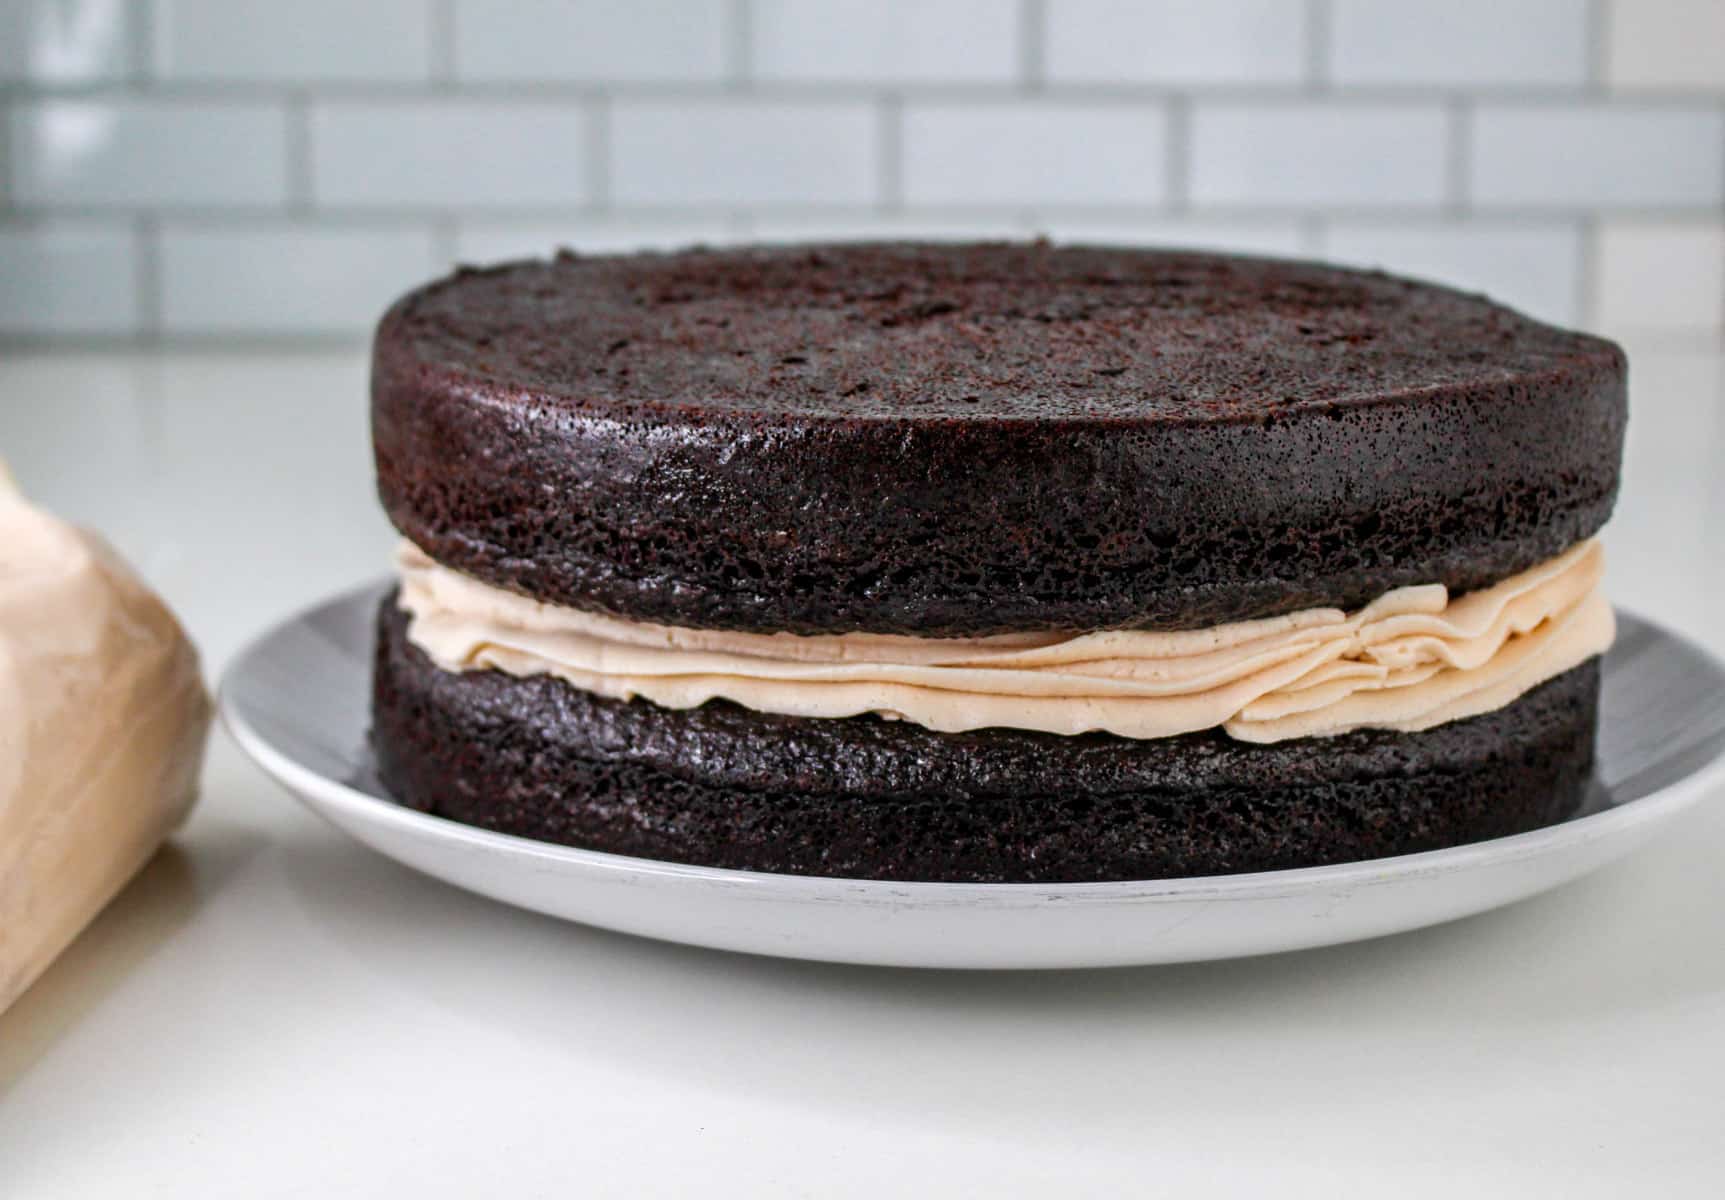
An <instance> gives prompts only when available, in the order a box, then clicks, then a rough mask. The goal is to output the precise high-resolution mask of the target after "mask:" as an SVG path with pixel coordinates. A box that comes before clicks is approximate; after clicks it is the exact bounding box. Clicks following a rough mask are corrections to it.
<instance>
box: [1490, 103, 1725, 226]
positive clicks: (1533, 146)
mask: <svg viewBox="0 0 1725 1200" xmlns="http://www.w3.org/2000/svg"><path fill="white" fill-rule="evenodd" d="M1473 124H1474V129H1473V151H1472V161H1471V163H1470V165H1469V168H1468V177H1469V179H1471V181H1472V189H1473V199H1474V200H1475V202H1477V203H1478V204H1480V205H1484V206H1489V205H1509V206H1515V205H1534V206H1537V205H1556V206H1564V207H1573V208H1587V207H1608V208H1609V207H1614V206H1625V207H1661V206H1670V207H1695V206H1704V205H1705V206H1716V205H1718V204H1719V203H1721V201H1722V200H1725V114H1721V112H1720V110H1719V109H1718V108H1716V107H1705V108H1704V107H1651V108H1627V109H1625V108H1608V107H1605V106H1603V105H1583V106H1576V107H1569V106H1556V105H1544V104H1530V105H1516V104H1495V105H1482V106H1480V108H1479V109H1478V111H1477V112H1476V113H1475V115H1474V121H1473Z"/></svg>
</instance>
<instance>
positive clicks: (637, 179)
mask: <svg viewBox="0 0 1725 1200" xmlns="http://www.w3.org/2000/svg"><path fill="white" fill-rule="evenodd" d="M876 124H877V122H876V115H875V112H874V109H873V107H872V106H870V105H869V104H866V103H860V102H850V101H809V102H806V103H795V104H792V103H771V102H757V101H748V100H737V101H722V100H704V101H699V102H695V101H670V100H631V101H622V100H619V101H618V102H617V103H616V104H615V105H614V106H613V108H612V111H611V190H612V195H613V197H614V199H615V200H616V202H617V203H618V204H621V205H631V204H640V205H649V206H678V207H687V206H693V205H701V204H721V205H745V206H747V205H798V204H809V205H845V204H867V203H871V202H872V201H874V200H875V199H876V191H877V184H878V180H879V170H878V167H879V161H880V147H879V145H878V139H877V137H876Z"/></svg>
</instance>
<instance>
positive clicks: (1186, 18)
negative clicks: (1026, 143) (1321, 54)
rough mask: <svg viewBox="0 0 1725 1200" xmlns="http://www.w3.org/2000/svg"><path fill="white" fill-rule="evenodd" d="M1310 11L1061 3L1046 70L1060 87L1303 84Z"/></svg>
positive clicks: (1163, 2)
mask: <svg viewBox="0 0 1725 1200" xmlns="http://www.w3.org/2000/svg"><path fill="white" fill-rule="evenodd" d="M1308 9H1309V6H1308V5H1306V4H1301V3H1292V2H1290V0H1209V2H1207V3H1193V2H1191V0H1057V2H1055V3H1051V4H1048V5H1046V6H1045V10H1044V11H1045V12H1046V14H1047V51H1046V54H1047V65H1046V70H1047V74H1048V78H1049V79H1050V80H1053V81H1055V82H1059V83H1145V84H1158V85H1174V84H1189V83H1239V84H1245V83H1250V84H1289V83H1297V82H1299V81H1300V80H1301V79H1302V78H1303V77H1304V75H1305V69H1306V37H1307V31H1306V25H1307V20H1308Z"/></svg>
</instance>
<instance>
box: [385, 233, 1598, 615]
mask: <svg viewBox="0 0 1725 1200" xmlns="http://www.w3.org/2000/svg"><path fill="white" fill-rule="evenodd" d="M1624 415H1625V413H1624V361H1623V357H1622V354H1621V352H1620V351H1619V350H1618V349H1617V348H1616V347H1615V346H1613V345H1611V344H1610V343H1608V342H1604V341H1601V340H1598V339H1595V338H1590V337H1587V336H1585V335H1581V334H1575V333H1568V332H1565V331H1562V330H1557V329H1553V328H1551V327H1549V326H1545V325H1541V324H1539V323H1537V322H1534V321H1531V320H1528V319H1527V318H1525V317H1522V316H1520V315H1518V314H1516V313H1513V312H1511V311H1509V310H1507V309H1504V308H1501V307H1498V306H1496V305H1493V304H1491V303H1489V302H1487V301H1486V300H1484V299H1483V298H1481V297H1477V296H1469V295H1464V294H1462V293H1458V292H1454V291H1450V290H1448V289H1443V288H1437V287H1432V286H1429V285H1423V284H1418V283H1413V282H1410V281H1407V280H1401V279H1396V278H1392V277H1389V276H1385V275H1381V274H1374V273H1363V272H1355V271H1346V270H1341V269H1337V268H1331V267H1324V266H1319V265H1314V264H1304V263H1291V262H1281V261H1270V260H1258V259H1245V258H1232V257H1225V256H1217V255H1204V254H1191V253H1169V252H1157V251H1143V250H1123V249H1097V248H1058V249H1057V248H1054V247H1051V246H1048V245H1045V244H1030V245H998V244H995V245H965V246H924V245H864V246H844V247H837V246H817V247H786V248H769V249H753V250H737V251H702V250H695V251H688V252H684V253H680V254H673V255H639V256H628V257H609V258H578V257H574V256H569V255H563V256H560V257H559V258H558V259H556V260H555V261H551V262H529V263H515V264H510V265H507V266H503V267H499V268H495V269H491V270H485V271H462V272H458V273H457V274H456V275H454V276H452V277H450V278H448V279H445V280H442V281H440V282H437V283H434V284H432V285H430V286H428V287H426V288H424V289H421V290H419V291H417V292H414V293H412V294H410V295H409V296H407V297H405V298H404V299H403V300H401V301H400V302H399V303H398V304H397V305H396V306H395V307H394V308H393V309H392V310H391V311H390V313H389V314H388V315H387V316H386V317H385V318H384V321H383V323H382V325H381V327H380V328H379V330H378V334H377V342H376V348H375V359H374V374H373V418H374V435H375V442H376V449H377V457H378V468H379V472H378V473H379V487H380V491H381V494H382V497H383V500H384V503H385V505H386V507H387V508H388V510H389V512H390V515H391V517H392V518H393V520H394V521H395V523H396V525H397V526H398V528H400V529H401V531H402V532H403V533H404V534H406V535H407V536H408V537H410V538H411V539H413V540H414V541H415V542H417V543H418V544H419V545H420V546H422V547H423V548H425V549H426V550H427V551H428V552H429V553H430V554H431V555H433V557H435V558H436V559H438V560H439V561H441V562H443V563H444V564H446V565H448V566H451V567H454V568H456V569H458V570H462V571H465V572H467V573H470V574H472V575H475V576H477V577H478V578H481V579H484V580H486V581H488V582H491V583H495V584H499V585H502V586H505V587H510V588H514V589H515V590H518V591H522V592H525V593H527V594H529V595H533V596H537V597H539V598H542V599H545V600H549V601H553V602H557V603H561V604H567V605H571V606H574V607H578V608H586V609H594V610H598V611H604V612H609V613H613V614H616V615H619V616H623V617H629V618H634V619H640V620H651V621H656V622H660V623H664V624H675V625H687V626H697V627H713V628H728V629H745V630H754V631H773V630H791V631H797V632H839V631H844V630H851V629H864V630H874V631H880V632H902V633H916V634H922V635H925V636H938V635H943V634H978V633H990V632H999V631H1007V630H1033V629H1097V628H1107V627H1120V626H1145V627H1152V628H1186V627H1192V626H1197V625H1205V624H1211V623H1215V622H1218V621H1224V620H1234V619H1241V618H1247V617H1257V616H1266V615H1272V614H1276V613H1281V612H1288V611H1292V610H1294V609H1298V608H1302V607H1310V606H1313V605H1338V606H1343V607H1349V606H1354V605H1357V604H1359V603H1361V602H1363V601H1365V600H1368V599H1370V598H1371V597H1373V596H1375V595H1378V594H1380V593H1382V592H1384V591H1387V590H1389V589H1390V588H1393V587H1397V586H1402V585H1406V584H1412V583H1444V584H1446V585H1448V586H1449V587H1450V588H1451V589H1452V590H1453V591H1465V590H1468V589H1470V588H1473V587H1478V586H1481V585H1483V584H1485V583H1489V582H1492V581H1494V580H1496V579H1499V578H1502V577H1504V576H1506V575H1509V574H1512V573H1514V572H1516V571H1518V570H1521V569H1524V568H1526V567H1528V566H1531V565H1533V564H1534V563H1536V562H1539V561H1542V560H1543V559H1546V558H1549V557H1551V556H1553V555H1555V554H1556V553H1558V552H1559V551H1561V550H1562V549H1564V548H1565V547H1566V546H1568V545H1570V544H1573V543H1574V542H1575V541H1578V540H1579V539H1581V538H1582V537H1585V536H1587V535H1588V534H1590V533H1592V532H1593V531H1594V530H1595V529H1597V528H1598V526H1599V525H1601V524H1602V523H1603V522H1604V520H1605V518H1606V517H1607V516H1608V515H1609V512H1610V508H1611V504H1612V501H1613V499H1614V496H1615V492H1616V484H1617V466H1618V458H1619V454H1620V450H1621V443H1622V434H1623V425H1624Z"/></svg>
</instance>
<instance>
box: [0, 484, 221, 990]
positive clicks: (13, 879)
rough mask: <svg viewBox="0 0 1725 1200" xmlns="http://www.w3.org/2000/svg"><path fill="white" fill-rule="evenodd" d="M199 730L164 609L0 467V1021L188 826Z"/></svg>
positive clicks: (193, 690) (104, 549)
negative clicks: (31, 498) (26, 495)
mask: <svg viewBox="0 0 1725 1200" xmlns="http://www.w3.org/2000/svg"><path fill="white" fill-rule="evenodd" d="M209 726H210V700H209V694H208V693H207V692H206V691H205V690H204V684H203V678H202V675H201V674H200V672H199V669H198V656H197V651H196V650H194V649H193V647H192V644H191V642H190V641H188V640H187V638H186V635H185V632H184V631H183V630H182V629H181V628H180V625H179V622H178V621H176V620H175V619H174V616H173V614H172V613H171V612H169V611H168V608H167V606H166V605H165V604H163V603H162V601H161V599H160V598H159V597H157V596H156V595H155V593H153V592H151V591H150V590H149V589H148V588H147V587H145V586H144V584H143V582H142V581H141V580H140V579H139V578H138V576H137V575H136V574H135V573H134V572H133V571H132V569H131V567H129V566H128V565H127V564H126V563H125V562H124V561H123V560H122V559H121V558H120V556H119V555H118V554H116V553H115V552H114V550H113V549H112V548H110V547H109V546H108V544H107V543H106V542H104V541H103V540H102V539H101V538H100V537H98V536H96V535H95V534H92V533H89V532H87V531H85V530H82V529H79V528H77V527H76V526H73V525H71V524H68V523H67V522H65V521H62V520H60V519H58V518H57V517H54V516H52V515H51V514H49V513H47V512H44V511H43V510H41V509H39V508H36V507H35V506H33V505H31V504H29V503H28V502H27V501H25V499H24V497H23V496H22V495H21V494H20V493H19V492H18V489H17V487H16V485H15V484H14V483H13V482H12V478H11V476H10V474H9V473H8V472H7V471H6V467H5V464H4V462H0V1011H4V1010H5V1009H6V1007H7V1006H8V1005H10V1004H11V1003H12V1001H14V1000H16V999H17V998H18V997H19V996H20V995H22V994H23V992H24V989H25V988H27V987H29V986H30V984H31V982H32V981H34V980H35V978H36V977H37V976H38V975H40V974H41V973H42V972H43V971H44V970H46V969H47V967H48V965H49V964H50V963H52V962H53V961H54V959H55V957H56V956H57V955H59V953H60V952H61V951H62V950H64V949H65V948H66V947H67V946H68V945H69V944H71V942H72V940H73V938H75V937H76V936H77V935H78V933H79V931H80V930H82V929H83V928H84V926H86V925H87V924H89V922H90V920H91V919H92V918H93V917H95V915H96V914H97V913H98V912H100V911H101V910H102V908H103V906H104V905H106V904H107V903H108V901H109V900H111V899H112V898H113V897H114V895H115V894H116V893H117V892H118V891H119V890H120V888H121V887H123V886H124V885H125V884H126V882H127V881H128V880H130V879H131V878H132V876H133V875H135V874H137V872H138V870H139V868H141V867H142V866H143V865H144V863H145V862H146V861H147V860H148V859H149V857H150V856H151V855H152V854H153V853H155V850H156V848H157V847H158V846H160V845H161V843H162V841H163V839H165V838H166V837H167V836H168V834H169V833H171V832H172V831H173V830H174V828H175V827H177V826H178V825H179V824H180V822H181V821H183V820H184V819H185V816H186V814H187V813H188V812H189V811H190V809H191V806H192V801H193V799H194V798H195V796H196V792H197V780H198V772H199V768H200V766H201V765H202V762H203V754H204V742H205V738H206V736H207V735H208V732H209Z"/></svg>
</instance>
